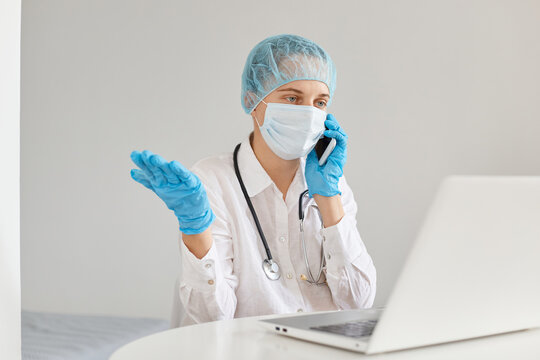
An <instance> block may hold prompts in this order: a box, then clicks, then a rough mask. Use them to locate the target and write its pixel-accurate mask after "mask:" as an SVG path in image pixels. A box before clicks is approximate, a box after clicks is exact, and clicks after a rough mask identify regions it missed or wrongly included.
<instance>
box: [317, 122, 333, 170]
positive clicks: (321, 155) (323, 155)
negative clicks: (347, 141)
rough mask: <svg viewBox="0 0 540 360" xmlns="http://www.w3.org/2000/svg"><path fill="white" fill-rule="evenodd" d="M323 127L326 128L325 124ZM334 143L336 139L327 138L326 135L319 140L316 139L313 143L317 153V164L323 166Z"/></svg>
mask: <svg viewBox="0 0 540 360" xmlns="http://www.w3.org/2000/svg"><path fill="white" fill-rule="evenodd" d="M325 128H326V130H328V128H327V127H326V126H325ZM336 143H337V141H336V139H334V138H329V137H327V136H324V137H322V138H321V139H320V140H319V141H317V144H315V153H316V154H317V158H318V159H319V166H323V165H324V164H325V163H326V160H327V159H328V156H329V155H330V154H331V153H332V151H333V150H334V148H335V147H336Z"/></svg>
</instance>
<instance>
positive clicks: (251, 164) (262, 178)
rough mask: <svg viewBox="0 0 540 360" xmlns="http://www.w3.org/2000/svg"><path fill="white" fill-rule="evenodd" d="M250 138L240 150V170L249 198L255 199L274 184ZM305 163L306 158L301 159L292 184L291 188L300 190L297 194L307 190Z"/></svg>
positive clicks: (244, 141) (243, 142)
mask: <svg viewBox="0 0 540 360" xmlns="http://www.w3.org/2000/svg"><path fill="white" fill-rule="evenodd" d="M250 136H251V134H250V135H248V136H247V137H246V138H245V139H244V140H243V141H242V145H240V150H238V168H239V170H240V174H241V175H242V180H243V182H244V185H245V186H246V190H247V192H248V195H249V197H254V196H255V195H257V194H258V193H260V192H261V191H263V190H264V189H266V188H267V187H268V186H270V185H272V184H273V183H274V182H273V181H272V179H271V178H270V176H269V175H268V173H267V172H266V170H264V168H263V167H262V165H261V163H260V162H259V160H258V159H257V157H256V156H255V153H254V152H253V148H252V147H251V144H250V141H249V138H250ZM305 162H306V159H305V158H300V166H299V167H298V170H297V174H295V178H294V180H293V183H292V184H291V186H295V187H298V189H295V190H296V192H298V191H300V192H301V191H303V190H304V189H307V185H306V181H305V178H304V169H305ZM244 174H245V175H244ZM298 182H300V184H298ZM300 192H299V194H300Z"/></svg>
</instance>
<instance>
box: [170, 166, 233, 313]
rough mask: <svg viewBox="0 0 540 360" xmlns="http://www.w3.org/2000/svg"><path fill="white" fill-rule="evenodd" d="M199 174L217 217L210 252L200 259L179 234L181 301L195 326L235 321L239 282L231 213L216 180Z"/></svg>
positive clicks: (213, 227) (212, 227)
mask: <svg viewBox="0 0 540 360" xmlns="http://www.w3.org/2000/svg"><path fill="white" fill-rule="evenodd" d="M192 171H193V170H192ZM193 172H194V173H195V171H193ZM196 175H197V176H198V177H199V178H200V179H201V182H202V183H203V185H204V186H205V190H206V194H207V196H208V200H209V202H210V207H211V208H212V211H213V212H214V215H215V220H214V222H213V223H212V225H211V226H210V229H211V231H212V239H213V241H212V246H211V247H210V250H209V251H208V253H206V255H205V256H204V257H203V258H202V259H198V258H197V257H196V256H195V255H194V254H193V253H192V252H191V251H190V250H189V249H188V248H187V247H186V245H185V244H184V241H183V240H182V233H181V232H180V239H179V246H180V254H181V272H180V286H179V292H180V300H181V302H182V305H183V307H184V311H185V312H186V314H187V315H188V316H189V318H191V319H192V321H193V322H195V323H202V322H207V321H215V320H223V319H232V318H233V317H234V314H235V311H236V303H237V300H236V295H235V291H236V287H237V285H238V279H237V277H236V276H235V274H234V273H233V243H232V236H231V230H230V222H229V221H228V213H227V211H226V207H225V206H224V203H223V200H222V197H220V196H219V195H217V194H218V193H219V189H216V187H215V186H216V182H217V181H215V180H216V179H214V181H212V182H210V181H206V180H205V178H204V177H203V176H201V174H197V173H196Z"/></svg>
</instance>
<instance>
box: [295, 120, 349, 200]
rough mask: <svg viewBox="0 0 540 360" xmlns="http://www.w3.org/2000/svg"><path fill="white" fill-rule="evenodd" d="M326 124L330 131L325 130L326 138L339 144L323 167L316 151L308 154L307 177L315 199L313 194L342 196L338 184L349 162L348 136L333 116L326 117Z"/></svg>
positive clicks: (311, 194)
mask: <svg viewBox="0 0 540 360" xmlns="http://www.w3.org/2000/svg"><path fill="white" fill-rule="evenodd" d="M324 124H325V125H326V127H327V128H328V130H325V132H324V136H327V137H330V138H334V139H336V141H337V144H336V147H335V148H334V150H333V151H332V152H331V153H330V155H329V156H328V159H327V160H326V163H325V164H324V165H323V166H319V159H318V157H317V153H316V152H315V149H313V150H311V152H310V153H309V154H308V156H307V158H306V168H305V177H306V183H307V186H308V190H309V196H310V197H313V194H320V195H322V196H334V195H338V194H339V195H341V191H339V188H338V182H339V178H340V177H341V176H342V175H343V166H344V165H345V162H346V160H347V134H345V132H344V131H343V129H342V128H341V127H340V126H339V124H338V122H337V121H336V118H335V117H334V115H332V114H327V115H326V120H325V122H324Z"/></svg>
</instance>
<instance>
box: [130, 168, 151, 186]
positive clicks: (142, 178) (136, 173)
mask: <svg viewBox="0 0 540 360" xmlns="http://www.w3.org/2000/svg"><path fill="white" fill-rule="evenodd" d="M130 174H131V178H132V179H133V180H135V181H136V182H138V183H139V184H142V185H144V186H145V187H147V188H148V189H150V190H152V191H154V188H153V187H152V184H150V180H148V177H147V176H146V174H145V173H144V171H142V170H139V169H131V172H130Z"/></svg>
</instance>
